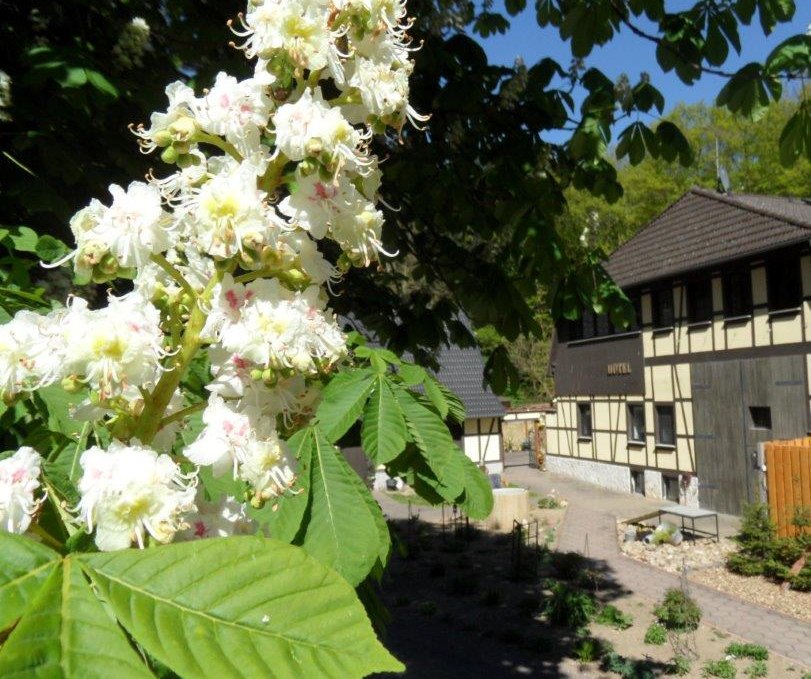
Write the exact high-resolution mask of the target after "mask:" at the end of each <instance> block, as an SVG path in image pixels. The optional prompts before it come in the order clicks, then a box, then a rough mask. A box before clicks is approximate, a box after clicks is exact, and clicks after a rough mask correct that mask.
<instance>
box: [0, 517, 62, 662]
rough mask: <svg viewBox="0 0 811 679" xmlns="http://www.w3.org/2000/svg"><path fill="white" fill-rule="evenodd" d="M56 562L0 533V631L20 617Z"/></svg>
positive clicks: (35, 546) (43, 550)
mask: <svg viewBox="0 0 811 679" xmlns="http://www.w3.org/2000/svg"><path fill="white" fill-rule="evenodd" d="M60 560H61V557H60V555H59V554H57V553H56V552H54V551H53V550H52V549H48V548H47V547H45V546H44V545H41V544H39V543H38V542H34V541H33V540H29V539H28V538H24V537H22V536H20V535H14V534H12V533H5V532H0V631H2V630H4V629H6V628H7V627H9V625H11V624H12V623H13V622H14V621H15V620H17V619H18V618H20V617H21V616H22V615H23V613H24V612H25V610H26V609H27V608H28V606H29V604H30V603H31V601H32V600H33V598H34V597H35V596H36V594H37V592H38V591H39V590H40V588H41V587H42V585H43V583H44V582H45V581H46V580H47V579H48V577H49V576H50V575H51V574H52V573H53V571H54V570H56V567H57V566H58V564H59V561H60ZM0 676H2V675H0Z"/></svg>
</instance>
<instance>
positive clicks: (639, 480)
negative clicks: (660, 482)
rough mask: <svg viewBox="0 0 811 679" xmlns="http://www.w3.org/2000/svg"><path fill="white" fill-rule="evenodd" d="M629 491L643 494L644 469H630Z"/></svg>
mask: <svg viewBox="0 0 811 679" xmlns="http://www.w3.org/2000/svg"><path fill="white" fill-rule="evenodd" d="M631 492H632V493H636V494H637V495H644V494H645V470H644V469H632V470H631Z"/></svg>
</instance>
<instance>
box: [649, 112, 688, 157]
mask: <svg viewBox="0 0 811 679" xmlns="http://www.w3.org/2000/svg"><path fill="white" fill-rule="evenodd" d="M656 140H657V141H658V143H659V151H660V153H661V155H662V158H664V159H665V160H666V161H667V162H669V163H671V162H673V161H674V160H675V159H676V158H677V157H678V159H679V163H681V164H682V165H683V166H684V167H687V166H688V165H690V163H692V162H693V149H692V148H691V147H690V142H689V141H687V137H685V136H684V134H682V131H681V130H680V129H679V128H678V127H677V126H676V125H674V124H673V123H671V122H670V121H669V120H663V121H662V122H660V123H659V125H658V126H657V127H656Z"/></svg>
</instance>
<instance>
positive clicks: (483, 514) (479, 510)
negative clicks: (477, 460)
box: [457, 456, 493, 519]
mask: <svg viewBox="0 0 811 679" xmlns="http://www.w3.org/2000/svg"><path fill="white" fill-rule="evenodd" d="M462 464H463V466H464V471H465V492H464V494H463V495H462V497H461V499H460V500H459V501H458V502H457V504H458V505H459V507H460V509H461V510H462V511H463V512H464V513H465V514H467V515H468V516H469V517H470V518H471V519H486V518H487V517H488V516H490V512H492V511H493V490H492V488H491V487H490V481H489V480H488V478H487V477H486V476H485V475H484V472H482V471H481V470H480V469H479V468H478V467H477V466H476V465H475V464H474V463H473V460H471V459H470V458H468V457H467V456H464V457H463V458H462Z"/></svg>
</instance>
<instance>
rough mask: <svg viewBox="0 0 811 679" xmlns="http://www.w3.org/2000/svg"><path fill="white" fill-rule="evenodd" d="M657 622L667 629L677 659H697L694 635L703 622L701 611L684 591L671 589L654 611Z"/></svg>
mask: <svg viewBox="0 0 811 679" xmlns="http://www.w3.org/2000/svg"><path fill="white" fill-rule="evenodd" d="M653 613H654V615H655V616H656V619H657V622H658V623H659V624H660V625H662V627H664V628H665V630H666V632H667V637H668V640H669V641H670V646H671V647H672V649H673V655H674V656H675V657H694V658H695V657H697V655H698V654H697V653H696V650H695V641H694V639H693V633H694V632H695V630H696V629H698V624H699V622H700V621H701V609H700V608H699V607H698V604H696V602H695V601H693V599H692V598H690V596H689V595H688V594H687V592H685V591H684V590H682V589H677V588H671V589H669V590H667V591H666V592H665V596H664V598H663V599H662V601H661V603H659V604H658V605H657V606H656V607H655V608H654V609H653Z"/></svg>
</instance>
